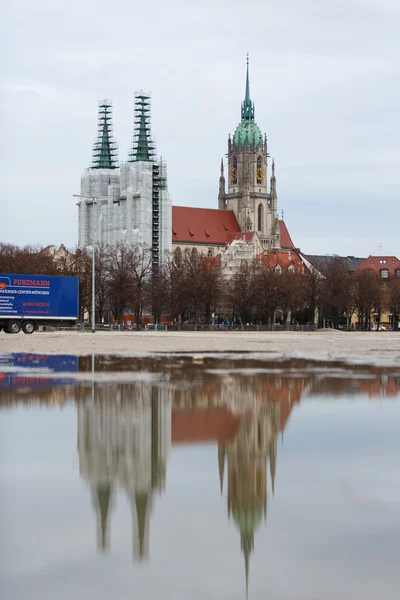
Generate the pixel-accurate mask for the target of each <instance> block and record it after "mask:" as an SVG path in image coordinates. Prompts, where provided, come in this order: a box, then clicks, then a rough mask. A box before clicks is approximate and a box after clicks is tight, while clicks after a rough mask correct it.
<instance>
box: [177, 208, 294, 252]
mask: <svg viewBox="0 0 400 600" xmlns="http://www.w3.org/2000/svg"><path fill="white" fill-rule="evenodd" d="M279 229H280V233H281V246H282V248H290V249H292V248H294V244H293V241H292V238H291V237H290V235H289V232H288V230H287V227H286V225H285V222H284V221H282V220H281V219H280V220H279ZM239 234H240V235H241V236H242V235H244V236H246V237H245V240H246V242H249V241H251V239H252V237H253V235H254V231H248V232H241V231H240V227H239V224H238V222H237V220H236V217H235V214H234V212H233V210H220V209H215V208H195V207H192V206H173V207H172V242H187V243H191V244H221V245H225V244H229V243H230V242H232V240H234V239H235V238H237V236H238V235H239Z"/></svg>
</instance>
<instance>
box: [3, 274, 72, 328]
mask: <svg viewBox="0 0 400 600" xmlns="http://www.w3.org/2000/svg"><path fill="white" fill-rule="evenodd" d="M78 297H79V279H78V277H58V276H53V275H25V274H23V275H21V274H19V273H0V331H1V330H2V329H4V331H5V332H6V333H19V332H20V331H21V329H22V331H23V332H24V333H28V334H30V333H33V332H34V331H35V330H36V329H37V328H38V327H39V326H40V325H51V326H53V327H57V326H60V325H62V326H65V327H68V326H72V325H75V324H76V322H77V319H78V310H79V308H78V304H79V301H78Z"/></svg>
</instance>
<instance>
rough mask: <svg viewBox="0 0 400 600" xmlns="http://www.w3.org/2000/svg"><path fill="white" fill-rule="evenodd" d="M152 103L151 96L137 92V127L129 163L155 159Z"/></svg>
mask: <svg viewBox="0 0 400 600" xmlns="http://www.w3.org/2000/svg"><path fill="white" fill-rule="evenodd" d="M150 102H151V100H150V94H146V93H144V92H135V125H134V134H133V144H132V151H131V152H130V154H129V160H128V162H138V161H153V160H154V159H155V144H154V141H153V139H152V137H151V135H150Z"/></svg>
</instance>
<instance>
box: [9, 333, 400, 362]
mask: <svg viewBox="0 0 400 600" xmlns="http://www.w3.org/2000/svg"><path fill="white" fill-rule="evenodd" d="M0 352H2V353H4V352H30V353H40V354H75V355H87V354H92V353H95V354H117V355H124V356H134V355H136V354H154V353H169V352H190V353H200V354H201V353H206V352H207V353H209V352H256V353H267V354H268V357H269V358H307V359H314V360H315V359H316V360H341V361H345V362H348V363H357V364H360V363H364V364H376V365H387V366H398V367H400V332H344V331H336V330H321V331H316V332H310V333H308V332H304V333H303V332H248V333H247V332H233V331H229V332H223V331H215V332H169V331H168V332H164V331H159V332H158V331H144V332H131V331H127V332H96V333H95V334H94V335H93V334H92V333H89V332H88V333H77V332H43V333H41V332H36V333H34V334H33V335H24V334H22V333H20V334H18V335H7V334H5V333H4V332H1V333H0Z"/></svg>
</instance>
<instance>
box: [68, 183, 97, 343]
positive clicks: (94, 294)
mask: <svg viewBox="0 0 400 600" xmlns="http://www.w3.org/2000/svg"><path fill="white" fill-rule="evenodd" d="M73 197H74V198H82V199H83V200H91V202H92V204H93V214H92V333H96V261H95V244H94V216H95V215H94V205H95V204H96V205H97V204H98V201H99V200H101V198H96V197H95V196H82V195H81V194H73ZM96 212H97V209H96Z"/></svg>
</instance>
